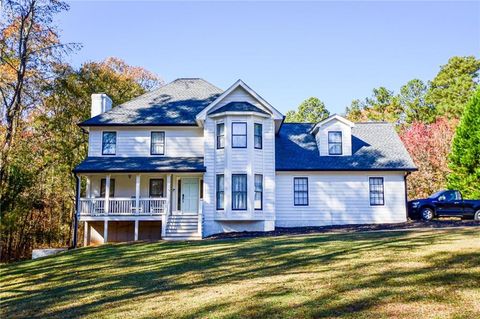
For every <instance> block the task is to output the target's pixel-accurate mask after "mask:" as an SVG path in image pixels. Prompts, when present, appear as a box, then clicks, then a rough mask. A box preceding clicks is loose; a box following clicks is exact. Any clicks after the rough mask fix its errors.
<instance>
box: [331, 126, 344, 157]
mask: <svg viewBox="0 0 480 319" xmlns="http://www.w3.org/2000/svg"><path fill="white" fill-rule="evenodd" d="M328 155H342V132H339V131H338V132H337V131H335V132H328Z"/></svg>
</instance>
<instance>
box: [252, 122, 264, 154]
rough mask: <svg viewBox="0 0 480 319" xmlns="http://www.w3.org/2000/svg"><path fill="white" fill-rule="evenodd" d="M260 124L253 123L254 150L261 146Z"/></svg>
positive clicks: (261, 129)
mask: <svg viewBox="0 0 480 319" xmlns="http://www.w3.org/2000/svg"><path fill="white" fill-rule="evenodd" d="M262 131H263V128H262V124H259V123H255V127H254V143H255V148H258V149H261V148H262V146H263V141H262Z"/></svg>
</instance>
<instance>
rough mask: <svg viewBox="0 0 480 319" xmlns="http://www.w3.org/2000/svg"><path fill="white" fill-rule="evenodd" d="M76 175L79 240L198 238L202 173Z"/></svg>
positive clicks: (104, 241) (200, 231) (97, 241)
mask: <svg viewBox="0 0 480 319" xmlns="http://www.w3.org/2000/svg"><path fill="white" fill-rule="evenodd" d="M78 177H79V189H81V192H80V195H81V196H80V197H79V198H78V206H77V214H78V215H77V216H78V220H79V221H80V222H83V223H84V238H83V240H84V245H89V244H100V243H106V242H119V241H137V240H159V239H200V238H201V237H202V218H203V214H202V210H203V209H202V208H203V201H202V198H203V173H171V174H170V173H166V174H155V173H136V174H129V173H112V174H110V173H92V174H82V175H78Z"/></svg>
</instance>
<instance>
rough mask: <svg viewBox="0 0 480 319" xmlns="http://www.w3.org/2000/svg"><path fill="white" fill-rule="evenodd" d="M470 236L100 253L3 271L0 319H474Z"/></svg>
mask: <svg viewBox="0 0 480 319" xmlns="http://www.w3.org/2000/svg"><path fill="white" fill-rule="evenodd" d="M479 232H480V228H471V229H455V230H432V231H423V232H412V231H402V232H375V233H350V234H316V235H305V236H279V237H263V238H248V239H234V240H206V241H200V242H157V243H135V244H109V245H105V246H102V247H96V248H92V247H89V248H81V249H78V250H76V251H70V252H67V253H63V254H61V255H59V256H56V257H48V258H44V259H40V260H36V261H25V262H19V263H15V264H10V265H6V266H2V268H1V279H0V284H1V287H0V298H1V300H0V305H1V308H2V310H1V311H2V312H3V313H2V314H1V315H2V318H5V317H9V318H10V317H11V318H33V317H39V318H50V317H62V318H72V317H87V318H99V317H101V318H158V317H164V318H165V317H167V318H480V235H479Z"/></svg>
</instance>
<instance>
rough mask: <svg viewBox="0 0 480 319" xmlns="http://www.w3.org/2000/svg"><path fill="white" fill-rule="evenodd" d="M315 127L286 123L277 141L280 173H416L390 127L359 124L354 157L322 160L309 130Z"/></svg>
mask: <svg viewBox="0 0 480 319" xmlns="http://www.w3.org/2000/svg"><path fill="white" fill-rule="evenodd" d="M314 126H315V124H303V123H285V124H283V125H282V127H281V129H280V132H279V134H278V135H277V137H276V140H275V165H276V170H277V171H294V170H299V171H305V170H319V171H322V170H325V171H335V170H340V171H341V170H405V171H411V170H416V167H415V164H414V163H413V161H412V159H411V158H410V155H409V154H408V152H407V150H406V149H405V147H404V145H403V143H402V142H401V140H400V138H399V137H398V135H397V133H396V132H395V128H394V127H393V126H392V125H391V124H388V123H356V124H355V126H354V127H353V128H352V156H320V155H319V151H318V148H317V143H316V141H315V137H314V136H313V135H312V134H310V130H311V129H312V128H313V127H314Z"/></svg>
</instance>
